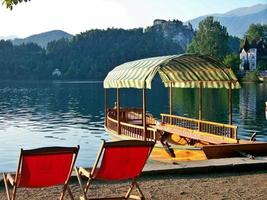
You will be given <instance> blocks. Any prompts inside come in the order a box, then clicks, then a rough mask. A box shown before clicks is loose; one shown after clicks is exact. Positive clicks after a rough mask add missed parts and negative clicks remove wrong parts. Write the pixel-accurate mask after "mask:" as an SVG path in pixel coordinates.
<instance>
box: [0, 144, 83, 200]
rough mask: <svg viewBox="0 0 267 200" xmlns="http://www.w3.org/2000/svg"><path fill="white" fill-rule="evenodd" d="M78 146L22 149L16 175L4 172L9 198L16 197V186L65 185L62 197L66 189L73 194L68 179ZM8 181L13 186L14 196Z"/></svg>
mask: <svg viewBox="0 0 267 200" xmlns="http://www.w3.org/2000/svg"><path fill="white" fill-rule="evenodd" d="M78 151H79V146H78V147H48V148H40V149H33V150H23V149H22V150H21V155H20V159H19V164H18V169H17V173H16V175H15V176H14V175H11V174H7V175H5V174H3V176H4V181H5V186H6V191H7V197H8V200H10V199H15V196H16V188H22V187H23V188H39V187H49V186H55V185H64V187H63V192H62V194H61V197H60V199H63V196H64V193H65V191H66V189H67V190H68V192H69V193H70V196H72V194H71V192H70V189H69V186H68V181H69V177H70V175H71V173H72V170H73V166H74V163H75V160H76V158H77V154H78ZM8 182H9V183H10V184H11V185H12V186H13V194H12V198H11V197H10V194H9V189H8Z"/></svg>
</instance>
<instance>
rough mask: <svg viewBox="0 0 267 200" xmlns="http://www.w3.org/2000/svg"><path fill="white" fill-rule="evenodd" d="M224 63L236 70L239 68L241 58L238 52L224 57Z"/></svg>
mask: <svg viewBox="0 0 267 200" xmlns="http://www.w3.org/2000/svg"><path fill="white" fill-rule="evenodd" d="M223 63H224V64H225V65H226V66H227V67H231V68H232V69H233V70H234V71H235V72H237V71H238V70H239V65H240V58H239V55H238V54H228V55H227V56H225V58H224V59H223Z"/></svg>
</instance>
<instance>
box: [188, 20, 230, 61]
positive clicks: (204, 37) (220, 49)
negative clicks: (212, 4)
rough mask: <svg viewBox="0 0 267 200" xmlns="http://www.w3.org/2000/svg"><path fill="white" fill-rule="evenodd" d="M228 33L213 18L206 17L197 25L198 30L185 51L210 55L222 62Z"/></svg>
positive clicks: (226, 49) (226, 50) (226, 51)
mask: <svg viewBox="0 0 267 200" xmlns="http://www.w3.org/2000/svg"><path fill="white" fill-rule="evenodd" d="M228 38H229V36H228V33H227V30H226V28H225V27H223V26H221V25H220V23H219V22H218V21H214V20H213V17H207V18H206V19H204V20H203V21H201V22H200V23H199V29H198V31H197V33H196V36H195V37H194V38H193V40H192V42H191V43H190V44H189V46H188V49H187V51H188V52H189V53H200V54H205V55H210V56H212V57H215V58H217V59H220V60H222V59H223V58H224V57H225V55H226V54H227V53H228Z"/></svg>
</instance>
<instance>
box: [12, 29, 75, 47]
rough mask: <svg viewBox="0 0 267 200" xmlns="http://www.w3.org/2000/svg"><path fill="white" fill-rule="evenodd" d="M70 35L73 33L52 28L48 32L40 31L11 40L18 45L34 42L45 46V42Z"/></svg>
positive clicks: (69, 36) (69, 37)
mask: <svg viewBox="0 0 267 200" xmlns="http://www.w3.org/2000/svg"><path fill="white" fill-rule="evenodd" d="M72 37H73V35H71V34H69V33H67V32H64V31H61V30H53V31H48V32H44V33H40V34H35V35H31V36H29V37H26V38H22V39H18V38H16V39H14V40H12V43H13V44H14V45H20V44H23V43H24V44H27V43H35V44H38V45H39V46H41V47H43V48H46V46H47V44H48V43H49V42H51V41H54V40H60V39H62V38H65V39H72Z"/></svg>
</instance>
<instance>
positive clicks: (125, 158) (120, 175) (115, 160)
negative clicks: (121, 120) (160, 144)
mask: <svg viewBox="0 0 267 200" xmlns="http://www.w3.org/2000/svg"><path fill="white" fill-rule="evenodd" d="M154 144H155V143H154V142H151V141H139V140H124V141H116V142H105V141H104V142H103V145H102V147H101V148H100V151H99V155H98V157H97V160H96V162H95V165H94V167H93V169H92V170H91V171H90V172H89V171H87V170H85V169H84V168H80V169H76V173H77V177H78V181H79V183H80V186H81V190H82V192H83V198H84V199H87V197H86V193H87V191H88V189H89V186H90V183H91V182H92V181H93V180H104V181H119V180H127V179H131V180H132V184H131V187H130V189H129V191H128V192H127V194H126V195H125V197H121V198H126V199H127V198H129V197H130V193H131V191H132V189H133V187H134V186H136V187H137V190H138V192H139V194H140V196H139V199H144V196H143V194H142V192H141V190H140V188H139V186H138V184H137V182H136V179H137V178H138V177H139V175H140V174H141V172H142V170H143V168H144V166H145V164H146V161H147V159H148V157H149V155H150V153H151V151H152V149H153V147H154ZM81 175H83V176H86V177H87V178H88V182H87V184H86V186H85V188H83V186H82V183H81V177H80V176H81Z"/></svg>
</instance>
